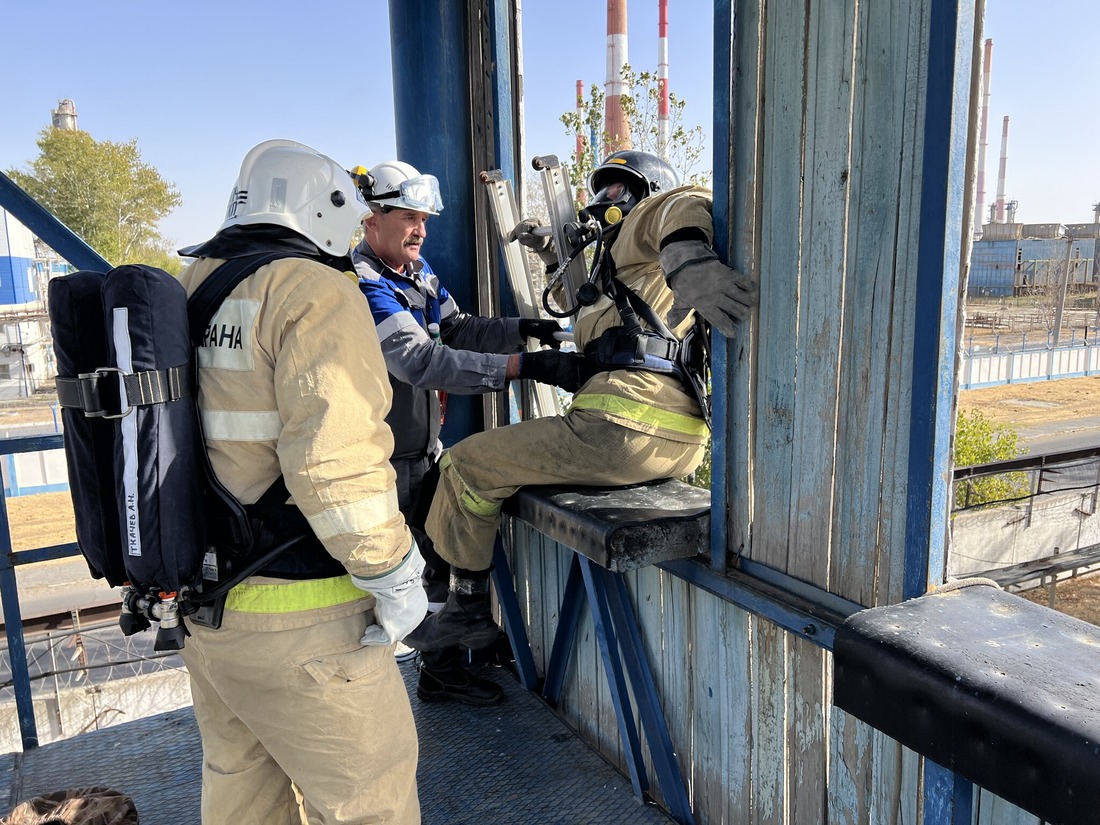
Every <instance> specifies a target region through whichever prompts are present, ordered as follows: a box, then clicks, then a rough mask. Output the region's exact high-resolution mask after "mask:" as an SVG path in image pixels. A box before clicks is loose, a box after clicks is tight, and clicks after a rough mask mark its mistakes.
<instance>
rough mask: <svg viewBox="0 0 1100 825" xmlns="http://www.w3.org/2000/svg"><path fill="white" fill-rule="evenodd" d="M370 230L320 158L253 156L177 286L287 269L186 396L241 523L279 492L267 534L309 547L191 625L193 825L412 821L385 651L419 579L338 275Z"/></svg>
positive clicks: (401, 709)
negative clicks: (229, 267)
mask: <svg viewBox="0 0 1100 825" xmlns="http://www.w3.org/2000/svg"><path fill="white" fill-rule="evenodd" d="M366 211H367V207H366V205H365V203H364V202H363V200H362V197H361V194H360V192H359V190H358V188H357V187H356V185H355V183H354V182H353V181H352V179H351V177H350V176H349V174H348V173H347V172H346V171H345V170H344V168H343V167H342V166H340V165H338V164H336V163H335V162H334V161H332V160H331V159H330V158H328V157H326V156H324V155H322V154H320V153H318V152H316V151H315V150H313V149H311V148H309V147H307V146H304V145H302V144H298V143H294V142H293V141H286V140H272V141H267V142H265V143H261V144H259V145H258V146H256V147H255V148H254V149H252V150H251V151H250V152H249V153H248V154H247V156H246V157H245V159H244V162H243V163H242V166H241V171H240V176H239V177H238V179H237V183H236V186H235V187H234V189H233V193H232V196H231V199H230V203H229V208H228V211H227V215H226V219H225V222H224V223H223V224H222V226H221V228H220V229H219V231H218V232H217V234H216V235H215V236H214V237H213V238H212V239H210V240H209V241H207V242H205V243H203V244H201V245H199V246H198V247H195V248H193V249H191V250H189V252H188V254H189V255H190V256H193V257H195V258H196V259H197V260H195V261H194V262H193V263H192V264H190V266H188V267H187V268H186V269H185V270H184V271H183V272H182V273H181V275H180V279H181V282H182V283H183V285H184V286H185V287H186V288H187V290H188V291H189V292H193V291H194V290H195V289H197V288H198V287H199V286H200V284H202V282H203V281H204V279H205V278H206V277H207V276H208V275H210V273H211V272H212V271H214V270H215V269H216V268H217V267H218V266H219V265H220V264H221V263H222V262H223V261H226V260H232V259H234V258H236V257H241V256H246V255H254V254H256V253H261V252H277V253H285V255H286V257H283V258H281V259H279V260H276V261H274V262H273V263H270V264H267V265H265V266H263V267H261V268H260V269H259V270H258V271H256V272H255V273H254V274H252V275H251V276H249V277H248V278H246V279H245V280H243V281H242V282H241V283H240V284H239V285H238V286H236V287H235V288H234V289H233V291H232V292H231V293H230V294H229V296H228V298H227V299H226V300H225V301H224V302H223V303H222V304H221V306H220V308H219V309H218V311H217V312H216V314H215V315H214V317H213V320H212V321H211V332H210V334H209V335H206V336H204V345H203V346H202V347H200V348H199V351H198V358H199V371H198V388H197V391H198V393H199V411H200V416H201V419H202V424H203V429H204V433H205V439H206V446H207V450H208V454H209V458H210V462H211V465H212V468H213V471H214V473H215V474H216V476H217V479H218V480H219V481H220V482H221V483H222V484H223V485H224V486H225V487H226V488H227V489H228V490H229V492H230V493H232V494H233V495H234V496H236V497H237V498H238V499H239V500H240V501H241V502H243V503H245V504H251V503H253V502H256V501H257V500H258V499H260V498H261V497H262V496H263V494H264V493H265V491H267V490H269V489H270V488H271V485H272V484H273V482H274V481H275V480H276V479H277V478H279V477H281V478H282V479H283V482H284V483H285V488H286V490H287V491H288V493H289V498H290V504H291V505H292V508H293V512H290V513H286V514H284V515H285V518H283V519H281V520H280V519H276V520H274V521H273V522H271V523H270V524H268V525H267V527H265V533H271V534H273V536H272V537H270V541H278V540H280V539H284V538H286V537H287V535H286V534H287V533H293V531H295V530H300V531H301V532H303V533H304V534H305V535H304V538H303V539H302V540H301V541H299V542H297V543H296V544H294V545H292V547H291V548H290V549H289V550H287V551H286V552H284V553H282V554H280V555H279V556H278V557H276V558H275V560H274V561H272V562H271V563H270V564H269V565H267V566H266V567H264V568H263V569H261V570H259V571H258V573H257V574H256V575H254V576H252V577H250V578H248V579H246V580H245V581H243V582H242V583H241V584H239V585H237V586H235V587H233V588H232V589H231V590H230V591H229V592H228V594H227V596H226V598H225V603H224V609H223V611H222V612H221V616H220V621H219V622H215V624H220V626H219V627H216V628H215V627H211V626H204V625H203V624H200V623H198V622H194V621H192V622H190V623H189V628H190V633H191V637H190V638H189V639H188V641H187V644H186V646H185V647H184V649H183V650H182V652H181V654H182V656H183V658H184V660H185V662H186V664H187V668H188V671H189V673H190V676H191V690H192V697H193V699H194V705H195V715H196V718H197V720H198V724H199V729H200V732H201V734H202V741H203V759H204V764H203V788H202V819H203V822H207V823H215V822H232V823H234V824H235V825H238V824H245V823H255V825H261V823H272V822H290V821H295V822H297V821H299V816H300V813H299V804H298V802H296V794H297V795H298V796H299V797H300V799H301V807H302V808H303V809H304V816H305V818H308V820H309V821H311V822H312V821H326V822H328V821H336V820H337V819H339V821H341V822H368V821H369V822H390V823H418V822H419V821H420V813H419V803H418V800H417V790H416V762H417V739H416V729H415V726H414V724H413V716H412V709H411V707H410V704H409V699H408V695H407V692H406V690H405V686H404V684H403V681H402V678H401V675H400V672H399V671H398V668H397V665H396V664H395V661H394V655H393V651H394V644H395V643H396V642H397V640H399V639H400V638H402V636H404V635H405V633H406V632H407V631H408V630H410V629H411V628H412V627H414V626H415V625H416V624H417V623H418V622H419V621H420V620H421V619H422V618H423V616H424V612H425V610H426V607H427V599H426V597H425V595H424V591H423V587H422V585H421V581H420V579H421V574H422V571H423V566H424V563H423V560H422V559H421V556H420V553H419V551H418V549H417V546H416V543H415V542H414V541H413V540H412V537H411V535H410V533H409V530H408V528H407V527H406V525H405V522H404V519H403V518H402V516H401V513H400V512H399V510H398V504H397V491H396V488H395V479H394V471H393V469H392V468H391V467H390V465H389V462H388V459H389V457H390V453H391V451H392V449H393V437H392V435H391V434H390V430H389V428H388V427H387V426H386V424H385V420H384V419H385V415H386V413H387V411H388V409H389V406H390V398H391V392H390V386H389V381H388V379H387V374H386V366H385V362H384V361H383V359H382V352H381V350H380V348H379V345H378V341H377V339H376V338H375V337H374V336H373V335H372V334H368V332H370V331H373V322H372V320H371V316H370V312H369V311H368V308H367V305H366V302H365V301H363V300H362V298H361V296H360V295H359V292H358V289H357V287H356V283H355V279H354V275H352V274H351V273H352V272H353V269H354V267H353V265H352V262H351V260H350V258H349V247H350V242H351V238H352V235H353V233H354V232H355V230H356V228H357V227H358V226H359V223H360V221H361V219H362V218H363V216H364V215H365V214H366ZM297 514H300V518H298V519H297V520H296V519H295V518H294V516H295V515H297ZM302 524H304V525H305V526H306V529H303V528H302V526H301V525H302ZM214 543H215V544H216V541H215V542H214ZM303 821H304V820H303Z"/></svg>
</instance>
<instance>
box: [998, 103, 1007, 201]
mask: <svg viewBox="0 0 1100 825" xmlns="http://www.w3.org/2000/svg"><path fill="white" fill-rule="evenodd" d="M1007 169H1008V115H1005V121H1004V128H1003V129H1002V130H1001V169H1000V171H999V172H998V173H997V223H1004V222H1005V173H1006V171H1007Z"/></svg>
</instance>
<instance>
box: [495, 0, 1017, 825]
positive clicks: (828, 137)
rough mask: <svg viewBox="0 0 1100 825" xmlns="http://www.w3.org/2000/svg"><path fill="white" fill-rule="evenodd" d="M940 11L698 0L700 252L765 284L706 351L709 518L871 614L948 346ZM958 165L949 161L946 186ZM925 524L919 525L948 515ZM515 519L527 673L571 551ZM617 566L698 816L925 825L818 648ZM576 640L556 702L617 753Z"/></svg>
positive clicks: (917, 769) (912, 791) (972, 32)
mask: <svg viewBox="0 0 1100 825" xmlns="http://www.w3.org/2000/svg"><path fill="white" fill-rule="evenodd" d="M945 2H947V3H950V2H952V0H875V2H873V3H868V2H859V0H819V2H807V0H717V2H716V19H717V20H718V21H719V23H721V22H722V21H726V22H728V23H730V24H731V31H730V32H725V33H723V32H722V30H721V26H720V25H718V26H716V54H717V52H718V51H719V50H720V49H721V48H722V47H723V38H724V37H725V38H726V42H727V44H728V46H727V47H728V48H731V49H732V58H731V60H732V63H733V64H734V65H733V67H732V71H731V77H730V78H718V77H716V78H715V88H716V90H718V91H716V94H717V95H718V96H719V97H720V96H721V95H722V94H723V92H722V91H721V89H722V87H723V86H724V85H725V86H726V87H728V89H727V91H728V100H729V101H730V102H729V108H730V111H729V113H728V117H723V115H724V114H725V113H723V112H721V111H719V112H718V113H717V114H716V118H715V120H716V123H724V124H726V125H728V128H729V132H730V134H729V140H728V143H727V144H726V147H727V148H728V154H727V161H728V163H727V167H728V168H727V170H720V169H718V168H716V178H715V185H716V188H718V189H719V191H722V189H723V188H724V189H725V191H726V192H727V194H728V199H727V203H717V204H716V218H717V219H718V220H721V221H726V222H728V226H717V225H716V232H717V233H718V235H719V237H718V239H717V246H718V248H719V250H720V251H721V252H723V253H724V254H726V255H727V256H728V260H729V261H730V262H731V264H733V265H734V266H737V267H739V268H741V269H743V270H747V271H752V272H755V273H757V274H758V275H759V277H760V282H761V307H760V312H759V315H758V318H757V319H756V321H755V323H754V328H753V329H752V330H751V332H748V331H746V333H745V334H743V335H739V337H738V339H736V340H734V341H731V342H729V343H728V344H727V345H726V347H725V348H724V349H723V350H722V351H721V352H720V353H719V357H718V361H717V363H718V364H719V365H720V367H721V368H722V369H723V370H724V371H725V376H724V377H725V381H724V382H722V381H720V380H717V379H716V385H715V392H716V394H717V395H718V396H719V400H718V401H717V408H718V409H719V410H720V411H723V412H722V414H721V415H720V417H719V418H720V420H721V419H723V418H724V419H725V420H726V422H727V427H726V428H725V429H724V430H723V431H720V432H718V433H716V435H715V444H716V446H717V449H718V450H720V451H721V452H722V453H723V454H724V456H725V461H724V462H720V463H721V464H724V466H725V468H726V473H725V475H724V476H723V477H721V478H719V479H718V482H717V484H716V488H715V490H716V496H717V497H718V500H719V501H724V502H725V503H726V506H725V508H721V507H716V510H715V512H723V510H724V512H726V513H728V514H729V515H728V520H727V521H722V522H718V523H716V524H715V525H714V527H713V528H712V529H714V530H715V533H716V535H718V536H720V537H721V541H723V542H724V544H725V546H726V547H727V548H728V552H729V554H730V555H731V556H733V555H736V554H737V553H738V552H743V553H744V554H745V555H747V556H749V557H751V558H752V559H753V560H755V561H758V562H762V563H764V564H767V565H769V566H770V567H773V568H776V569H778V570H781V571H784V572H787V573H789V574H791V575H793V576H795V577H797V578H799V579H802V580H805V581H808V582H811V583H813V584H815V585H817V586H818V587H820V588H823V589H827V590H829V591H831V592H833V593H837V594H839V595H842V596H844V597H846V598H847V599H850V600H852V601H854V602H857V603H860V604H863V605H867V606H872V605H879V604H890V603H895V602H898V601H901V600H902V598H903V597H904V596H903V586H904V584H905V581H906V551H907V549H908V547H907V542H909V543H911V542H912V536H911V532H912V529H911V528H912V525H911V524H910V523H909V522H908V521H907V519H908V518H909V517H910V516H911V515H912V507H913V505H914V502H913V500H911V497H910V495H909V493H910V491H909V482H910V479H911V468H910V462H911V461H921V460H928V457H921V456H917V457H915V458H914V457H913V456H912V449H911V441H910V430H911V427H912V426H915V425H913V423H912V422H913V418H914V415H918V413H915V412H914V410H915V409H917V410H924V409H927V408H928V405H927V404H922V403H914V402H915V400H914V398H913V395H914V393H913V389H912V388H913V381H914V363H915V362H916V361H917V360H918V359H921V358H925V359H927V358H928V357H932V358H935V359H939V361H940V362H941V363H942V362H944V361H945V359H950V358H951V352H952V350H951V347H952V346H953V342H951V341H947V342H941V341H940V340H939V331H940V330H939V329H936V330H934V331H932V332H931V333H930V332H929V330H926V329H920V328H918V326H919V325H918V324H917V321H916V319H917V318H918V302H919V296H918V294H917V278H916V272H917V261H918V252H920V251H922V249H924V247H922V246H921V244H922V242H923V241H926V240H927V237H926V236H927V233H925V235H922V232H921V229H922V226H921V221H922V215H923V214H927V213H926V212H924V213H922V206H925V205H926V204H927V200H926V199H925V195H926V194H927V193H925V192H924V191H923V190H922V186H923V184H924V175H925V173H926V168H925V148H926V147H925V145H924V141H925V135H926V123H925V118H926V111H927V108H926V107H927V103H928V100H927V96H928V81H929V71H930V66H929V56H928V53H929V40H930V28H929V27H930V20H932V19H933V17H935V16H936V14H937V13H942V11H943V8H944V3H945ZM977 2H978V4H979V5H978V13H976V11H975V0H959V1H958V3H957V11H958V15H959V20H958V32H957V44H958V47H959V49H960V52H961V53H962V56H963V57H964V58H965V59H961V60H959V72H960V73H965V75H966V76H960V77H959V79H958V81H956V83H957V85H960V86H961V87H962V88H966V87H967V86H969V85H970V84H971V82H972V80H971V77H970V74H969V73H970V67H971V62H970V54H969V53H968V50H970V49H971V48H972V47H973V46H974V44H975V42H980V41H978V40H977V38H978V37H979V34H978V32H976V25H975V21H976V18H977V17H979V16H980V3H981V0H977ZM948 17H950V15H948ZM716 64H718V65H721V64H722V61H721V60H720V59H718V60H716ZM962 108H963V111H961V112H958V111H956V113H955V114H953V115H952V118H951V121H952V123H951V128H952V129H953V130H955V131H957V130H958V129H959V128H961V129H962V131H963V132H964V134H963V136H962V139H963V140H965V132H966V129H967V123H966V121H967V113H966V111H965V108H966V103H965V98H964V100H963V102H962ZM960 122H961V127H960ZM958 139H959V138H957V137H952V140H953V141H954V140H958ZM719 144H722V141H720V140H719V141H716V151H720V150H721V147H720V146H719ZM952 163H954V161H952ZM717 166H719V164H716V167H717ZM962 174H965V173H964V172H963V171H961V170H960V171H959V172H958V173H957V174H956V172H955V170H954V167H953V168H952V175H953V176H955V178H956V180H955V183H956V184H957V183H958V180H957V177H958V175H962ZM956 188H958V187H956ZM949 189H950V187H949ZM948 200H950V194H948V195H945V201H948ZM944 209H945V210H946V211H947V212H948V213H950V211H951V207H950V205H949V204H948V203H946V202H945V204H944ZM948 225H949V226H951V225H952V219H951V216H950V214H949V216H948ZM956 228H957V229H958V230H959V232H960V238H961V237H962V231H963V227H962V226H958V227H956ZM946 246H947V247H948V248H950V247H951V244H947V245H946ZM926 254H927V253H926ZM958 278H959V273H958V272H947V273H945V276H944V281H945V289H944V290H943V297H942V302H943V303H942V305H941V306H940V307H938V308H936V307H933V312H934V313H935V312H938V313H939V315H940V317H941V318H942V319H944V325H943V329H944V332H945V333H948V332H951V331H953V329H954V315H953V313H955V312H956V306H955V303H954V301H955V300H956V299H957V292H958V290H957V287H958V282H957V281H958ZM953 279H954V280H953ZM923 310H924V311H925V312H927V310H928V307H927V306H924V307H923ZM750 341H751V342H752V344H753V346H750V345H749V342H750ZM929 353H931V356H929ZM946 395H947V398H946V399H945V402H946V404H947V405H948V406H949V405H950V401H951V399H950V395H951V393H950V389H948V391H947V393H946ZM918 401H919V400H918ZM935 414H936V415H937V416H940V415H942V414H943V413H942V412H941V411H940V410H938V409H937V411H936V413H935ZM921 424H922V426H923V425H926V424H927V422H921ZM938 437H939V431H938V430H937V438H938ZM718 466H719V463H716V468H717V467H718ZM936 481H937V482H938V481H939V480H938V479H937V480H936ZM942 483H944V484H946V479H943V480H942ZM915 495H916V496H917V497H918V498H919V499H920V500H918V501H917V502H916V506H917V508H918V509H919V508H920V507H922V506H923V507H924V508H925V512H926V513H927V510H928V508H929V507H930V506H935V504H936V502H935V500H934V499H935V494H934V493H933V495H932V499H933V500H932V501H927V500H925V499H927V497H928V495H929V494H928V491H927V490H926V489H925V490H921V491H919V492H918V493H916V494H915ZM943 518H946V513H944V514H943ZM928 521H930V522H931V527H930V529H931V530H933V531H935V530H936V529H938V526H939V521H942V519H941V520H939V521H938V520H937V518H935V517H933V518H931V519H928ZM514 529H515V550H514V551H513V552H514V555H515V560H514V564H515V573H516V578H517V588H518V591H519V592H520V594H521V603H523V604H524V609H525V610H526V611H527V618H528V622H529V625H530V628H531V634H532V642H533V646H534V650H535V655H536V663H537V665H538V667H539V668H540V669H541V668H544V667H545V662H546V657H547V655H548V653H549V647H550V644H551V640H552V634H553V630H554V628H555V627H556V623H557V616H556V612H555V611H556V606H557V599H558V598H559V597H560V592H561V590H562V588H563V587H564V583H565V571H566V569H567V563H568V560H569V555H570V553H571V551H570V550H568V548H564V547H561V546H558V545H556V544H554V543H553V542H550V541H548V540H547V539H545V538H544V537H542V536H540V535H539V534H538V533H537V532H536V531H534V530H533V529H531V528H529V527H527V526H526V525H523V524H514ZM927 540H928V543H929V544H930V545H935V544H936V542H937V541H939V542H941V543H942V537H936V536H929V537H928V538H927ZM935 555H936V553H935V548H934V547H933V550H932V552H931V553H930V554H929V556H930V558H931V559H932V561H934V560H935ZM910 563H911V562H910ZM909 572H910V575H912V571H909ZM627 579H628V588H629V590H630V592H631V595H632V598H633V600H634V603H635V607H636V610H637V613H638V617H639V622H640V624H641V627H642V633H643V637H644V640H645V644H646V647H647V651H648V654H649V659H650V663H651V665H652V667H653V669H654V673H655V678H656V680H657V686H658V691H659V693H660V695H661V697H662V701H663V703H664V707H665V712H666V716H667V719H668V723H669V727H670V730H671V734H672V738H673V741H674V743H675V744H676V748H677V753H678V757H679V759H680V764H681V767H682V770H683V772H684V775H685V776H686V777H687V778H688V782H689V784H690V788H691V794H692V802H693V808H694V810H695V813H696V818H697V821H699V822H712V823H736V824H737V825H742V823H752V824H753V825H755V823H760V824H761V825H764V824H765V823H767V824H768V825H771V824H772V823H775V824H776V825H789V824H792V825H802V824H803V823H819V822H820V823H825V822H828V823H851V825H857V824H861V823H898V824H900V823H920V822H921V821H922V817H923V815H924V814H923V805H922V799H921V773H922V770H923V767H922V762H921V760H920V759H919V757H917V756H916V755H915V754H913V753H912V752H909V751H907V750H905V749H904V748H902V747H901V746H900V745H899V744H897V743H896V742H894V741H893V740H891V739H889V738H887V737H885V736H883V735H881V734H879V733H878V732H876V731H874V730H872V729H871V728H869V727H868V726H866V725H864V724H862V723H860V722H859V721H857V720H855V719H853V718H851V717H849V716H847V715H846V714H844V713H843V712H840V711H837V710H836V709H835V708H834V707H833V705H832V697H831V683H832V672H831V657H830V656H829V654H828V653H827V652H825V651H823V650H822V649H820V648H818V647H816V646H813V645H811V644H809V643H807V642H805V641H804V640H802V639H801V638H799V637H795V636H791V635H789V634H787V633H786V632H785V631H783V630H781V629H780V628H778V627H777V626H776V625H774V624H772V623H770V622H769V621H767V620H765V619H762V618H759V617H755V616H750V615H748V614H746V613H745V612H744V611H742V610H740V609H738V608H736V607H734V606H733V605H730V604H728V603H725V602H723V601H722V600H721V599H719V598H717V597H715V596H713V595H710V594H708V593H704V592H701V591H697V590H695V589H694V588H692V587H690V586H689V585H687V584H686V583H684V582H683V581H681V580H679V579H676V578H675V577H673V576H671V575H669V574H667V573H663V572H662V571H660V570H657V569H653V568H647V569H644V570H641V571H637V572H634V573H631V574H629V575H628V577H627ZM910 581H911V580H910ZM592 635H593V634H592V624H591V619H590V617H588V615H587V611H586V612H585V618H584V619H583V621H582V626H581V630H580V632H579V634H578V638H579V641H578V646H577V650H576V651H575V653H574V659H573V662H572V666H571V668H570V670H569V674H568V677H567V681H566V688H565V691H564V693H563V698H562V705H561V713H562V714H563V716H564V717H565V718H566V720H567V721H568V722H569V723H570V724H571V725H572V726H573V727H575V728H576V729H577V730H578V731H580V732H581V733H582V735H584V736H585V737H586V738H587V739H589V741H591V742H593V743H594V744H595V745H596V746H597V747H598V748H599V749H600V750H601V752H603V753H604V754H605V755H606V756H607V757H608V758H609V759H611V760H612V761H614V762H616V763H618V764H619V765H620V766H622V765H623V760H622V755H621V752H620V743H619V741H618V734H617V731H616V728H615V719H614V715H613V712H612V710H611V702H610V696H609V693H608V690H607V687H606V683H605V681H604V674H603V671H602V664H601V662H600V659H599V655H598V652H597V648H596V645H595V642H594V639H593V638H592ZM655 795H656V796H657V797H658V798H659V797H660V789H655ZM976 799H977V804H976V805H975V815H974V822H975V825H984V823H992V822H997V823H1001V822H1004V823H1011V825H1016V824H1017V823H1018V825H1030V823H1033V822H1035V820H1034V817H1029V816H1028V815H1026V814H1023V813H1022V812H1020V811H1018V810H1017V809H1015V808H1013V807H1012V806H1010V805H1007V804H1006V803H1004V802H1003V800H998V799H996V798H995V797H992V796H991V795H989V794H986V793H984V792H977V793H976Z"/></svg>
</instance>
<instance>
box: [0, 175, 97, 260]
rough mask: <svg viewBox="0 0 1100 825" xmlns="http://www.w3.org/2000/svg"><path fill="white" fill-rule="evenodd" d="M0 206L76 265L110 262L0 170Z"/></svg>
mask: <svg viewBox="0 0 1100 825" xmlns="http://www.w3.org/2000/svg"><path fill="white" fill-rule="evenodd" d="M0 207H3V208H4V209H6V210H8V212H10V213H11V214H12V216H14V217H15V219H16V220H17V221H19V222H20V223H21V224H23V226H25V227H27V229H29V230H30V231H31V232H32V233H33V234H34V235H36V236H37V237H39V238H41V239H42V241H43V243H45V244H46V245H47V246H49V247H50V249H52V250H53V251H54V252H56V253H57V254H58V255H60V256H61V257H62V258H64V259H65V260H66V261H68V262H69V263H70V264H72V265H73V266H75V267H76V268H77V269H91V270H94V271H96V272H106V271H107V270H109V269H110V268H111V265H110V264H109V263H107V261H106V260H105V259H104V258H103V256H101V255H100V254H99V253H98V252H96V251H95V250H94V249H92V248H91V247H90V246H88V244H86V243H85V242H84V241H83V240H82V239H81V238H80V237H78V236H77V235H76V233H75V232H73V231H72V230H71V229H69V227H67V226H65V224H63V223H62V222H61V221H59V220H58V219H57V218H56V217H54V216H53V215H52V214H51V213H50V212H48V211H46V209H45V208H43V207H42V206H41V204H39V203H38V202H37V201H36V200H34V199H33V198H32V197H31V196H30V195H28V194H27V193H26V192H24V191H23V190H22V189H21V188H19V186H18V185H17V184H16V183H15V181H13V180H12V179H11V178H9V177H8V176H7V175H5V174H4V173H3V172H0Z"/></svg>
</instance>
